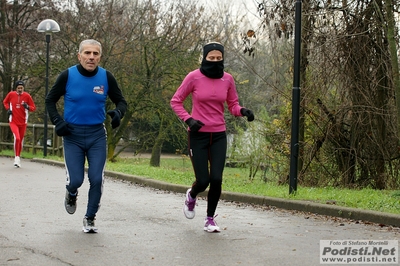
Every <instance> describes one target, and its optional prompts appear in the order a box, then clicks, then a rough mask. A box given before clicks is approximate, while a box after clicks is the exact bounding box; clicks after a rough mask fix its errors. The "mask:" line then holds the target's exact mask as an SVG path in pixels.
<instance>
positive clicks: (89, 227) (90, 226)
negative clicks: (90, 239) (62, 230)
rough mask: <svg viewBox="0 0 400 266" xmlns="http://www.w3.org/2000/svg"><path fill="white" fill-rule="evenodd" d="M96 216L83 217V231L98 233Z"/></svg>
mask: <svg viewBox="0 0 400 266" xmlns="http://www.w3.org/2000/svg"><path fill="white" fill-rule="evenodd" d="M94 220H95V218H89V217H86V216H85V217H84V218H83V228H82V230H83V232H84V233H97V228H96V226H95V225H94Z"/></svg>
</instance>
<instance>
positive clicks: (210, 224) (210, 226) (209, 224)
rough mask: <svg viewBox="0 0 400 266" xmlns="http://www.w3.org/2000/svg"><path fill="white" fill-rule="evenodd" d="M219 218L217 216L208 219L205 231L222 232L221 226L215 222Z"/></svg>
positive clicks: (205, 223)
mask: <svg viewBox="0 0 400 266" xmlns="http://www.w3.org/2000/svg"><path fill="white" fill-rule="evenodd" d="M217 216H218V215H215V216H214V217H206V219H205V220H204V231H207V232H209V233H219V232H221V229H219V226H218V225H217V223H216V222H215V220H214V218H215V217H217Z"/></svg>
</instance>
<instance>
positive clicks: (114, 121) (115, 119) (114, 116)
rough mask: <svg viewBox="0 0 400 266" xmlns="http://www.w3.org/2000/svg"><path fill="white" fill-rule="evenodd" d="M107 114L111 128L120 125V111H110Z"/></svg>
mask: <svg viewBox="0 0 400 266" xmlns="http://www.w3.org/2000/svg"><path fill="white" fill-rule="evenodd" d="M107 114H108V115H109V116H110V117H111V127H112V128H113V129H114V128H117V127H119V125H120V124H121V111H120V110H118V109H114V110H110V111H108V112H107Z"/></svg>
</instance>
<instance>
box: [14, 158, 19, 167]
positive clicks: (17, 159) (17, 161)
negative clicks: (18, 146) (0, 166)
mask: <svg viewBox="0 0 400 266" xmlns="http://www.w3.org/2000/svg"><path fill="white" fill-rule="evenodd" d="M14 166H15V167H18V168H19V167H21V158H20V157H19V156H15V159H14Z"/></svg>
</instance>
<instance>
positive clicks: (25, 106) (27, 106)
mask: <svg viewBox="0 0 400 266" xmlns="http://www.w3.org/2000/svg"><path fill="white" fill-rule="evenodd" d="M22 106H23V107H24V108H25V109H26V110H28V111H29V105H28V104H27V103H22Z"/></svg>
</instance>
